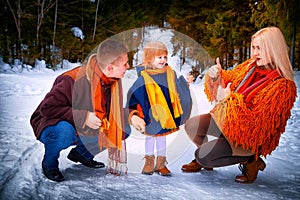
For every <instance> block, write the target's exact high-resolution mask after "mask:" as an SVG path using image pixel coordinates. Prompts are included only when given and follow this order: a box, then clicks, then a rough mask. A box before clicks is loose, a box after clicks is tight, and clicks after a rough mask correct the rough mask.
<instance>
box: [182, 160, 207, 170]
mask: <svg viewBox="0 0 300 200" xmlns="http://www.w3.org/2000/svg"><path fill="white" fill-rule="evenodd" d="M202 168H204V169H206V170H207V171H212V170H213V168H210V167H203V166H202V165H200V164H199V163H197V161H196V159H194V160H192V162H190V163H189V164H185V165H182V167H181V170H182V171H183V172H200V171H201V169H202Z"/></svg>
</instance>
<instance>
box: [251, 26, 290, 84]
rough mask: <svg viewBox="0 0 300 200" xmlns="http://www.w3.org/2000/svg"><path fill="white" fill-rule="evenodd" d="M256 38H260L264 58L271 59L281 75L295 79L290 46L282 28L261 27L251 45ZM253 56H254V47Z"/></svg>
mask: <svg viewBox="0 0 300 200" xmlns="http://www.w3.org/2000/svg"><path fill="white" fill-rule="evenodd" d="M254 38H257V39H260V44H259V46H260V49H261V56H262V58H263V59H266V60H270V61H271V63H270V64H271V65H272V67H274V68H276V69H277V71H278V72H279V73H280V74H281V76H283V77H284V78H286V79H289V80H292V81H293V80H294V72H293V68H292V65H291V63H290V59H289V54H288V46H287V44H286V41H285V39H284V36H283V34H282V32H281V31H280V29H279V28H277V27H267V28H263V29H260V30H259V31H257V32H256V33H255V34H254V35H253V36H252V38H251V46H252V42H253V39H254ZM251 56H253V49H252V48H251Z"/></svg>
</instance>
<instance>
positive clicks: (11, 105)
mask: <svg viewBox="0 0 300 200" xmlns="http://www.w3.org/2000/svg"><path fill="white" fill-rule="evenodd" d="M2 64H3V63H2ZM0 67H1V66H0ZM2 67H3V65H2ZM4 67H5V66H4ZM6 67H7V66H6ZM70 67H72V66H70ZM62 72H63V70H59V71H56V72H53V71H51V70H47V69H41V68H39V70H36V69H35V70H30V71H29V72H28V71H27V70H24V71H23V73H18V72H17V73H16V72H12V71H11V70H6V71H5V72H3V71H2V73H0V116H1V117H0V146H1V148H0V177H1V179H0V195H1V199H90V200H91V199H147V200H148V199H180V200H181V199H188V200H190V199H300V170H299V168H300V156H299V155H300V147H299V146H300V140H299V134H300V130H299V127H300V102H299V98H297V102H296V103H295V105H294V108H293V110H292V116H291V118H290V120H289V121H288V125H287V127H286V132H285V133H284V134H283V135H282V137H281V140H280V145H279V147H278V148H277V149H276V150H275V151H274V152H273V154H272V155H271V156H268V157H267V159H265V162H266V164H267V167H266V169H265V171H263V172H259V175H258V178H257V180H256V182H254V183H253V184H249V185H244V184H239V183H235V182H234V178H235V176H236V175H237V174H240V171H239V170H238V166H237V165H235V166H229V167H222V168H215V169H214V171H212V172H208V171H205V170H203V171H202V172H199V173H192V174H189V173H182V172H181V170H180V168H181V165H182V164H185V163H188V162H190V161H191V160H192V159H193V154H194V150H195V147H194V146H193V145H192V144H191V142H190V140H189V139H188V138H187V136H186V133H185V132H184V129H183V127H182V128H181V130H180V131H179V132H178V133H176V134H172V135H169V136H167V141H168V149H167V158H168V162H169V164H168V167H169V169H170V170H171V171H172V176H171V177H162V176H159V175H157V174H154V175H152V176H146V175H142V174H141V173H140V171H141V169H142V166H143V163H144V160H143V156H144V155H143V154H144V146H143V145H144V137H143V136H142V135H141V134H138V133H137V132H135V131H134V130H133V133H132V135H131V136H130V137H129V138H128V139H127V150H128V168H129V170H128V171H129V173H128V175H127V176H119V177H117V176H113V175H106V173H105V169H90V168H87V167H85V166H82V165H81V164H76V163H73V162H71V161H69V160H68V159H67V158H66V156H67V155H68V152H69V151H70V148H68V149H66V150H64V151H62V153H61V156H60V160H59V161H60V169H61V171H62V173H63V174H64V176H65V178H66V180H65V181H64V182H60V183H57V182H53V181H50V180H48V179H46V178H45V177H44V175H43V174H42V169H41V161H42V157H43V153H44V149H43V145H42V143H40V142H39V141H37V140H36V139H35V137H34V134H33V131H32V129H31V126H30V124H29V119H30V116H31V114H32V113H33V111H34V110H35V108H36V107H37V105H38V104H39V102H40V101H41V100H42V99H43V97H44V96H45V94H46V93H47V92H48V91H49V89H50V88H51V86H52V83H53V81H54V79H55V77H56V76H58V75H59V74H61V73H62ZM132 77H134V72H133V71H128V73H127V74H126V78H124V79H123V81H124V83H126V84H123V85H124V86H125V87H124V92H126V90H128V87H129V86H130V85H131V84H130V83H131V82H133V81H134V79H133V78H132ZM295 77H296V83H297V86H298V94H300V89H299V87H300V73H299V72H297V73H296V76H295ZM202 89H203V87H202V85H201V83H200V84H194V85H192V86H191V91H192V95H193V100H194V105H193V112H192V114H193V115H195V114H199V113H204V112H207V111H208V110H209V108H210V105H209V104H208V103H207V102H206V101H205V98H204V94H203V91H202ZM106 156H107V152H106V151H104V152H102V153H101V154H99V155H97V156H96V159H97V160H101V161H103V162H105V163H106Z"/></svg>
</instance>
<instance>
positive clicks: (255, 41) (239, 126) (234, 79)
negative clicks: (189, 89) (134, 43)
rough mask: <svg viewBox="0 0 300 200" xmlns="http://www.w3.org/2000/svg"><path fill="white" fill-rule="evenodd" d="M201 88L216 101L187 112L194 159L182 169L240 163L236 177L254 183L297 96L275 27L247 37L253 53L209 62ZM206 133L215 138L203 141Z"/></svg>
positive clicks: (277, 142)
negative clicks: (204, 109) (230, 64)
mask: <svg viewBox="0 0 300 200" xmlns="http://www.w3.org/2000/svg"><path fill="white" fill-rule="evenodd" d="M204 91H205V93H206V95H207V97H208V99H209V100H210V101H211V102H216V103H217V105H216V106H215V107H214V108H213V109H212V110H211V111H210V114H205V115H200V116H196V117H193V118H191V119H190V120H188V121H187V122H186V125H185V129H186V132H187V134H188V135H189V137H190V139H191V140H192V141H193V142H194V143H195V144H196V145H197V147H198V149H197V150H196V152H195V157H196V159H195V160H193V161H192V162H191V163H189V164H186V165H183V166H182V170H183V171H184V172H195V171H200V170H201V168H202V167H206V168H208V169H211V168H213V167H222V166H228V165H233V164H238V163H240V169H241V171H242V175H240V176H236V179H235V181H236V182H240V183H253V182H254V181H255V180H256V178H257V174H258V171H259V170H261V171H262V170H264V169H265V167H266V164H265V163H264V161H263V160H262V158H261V157H260V156H264V157H266V156H267V155H268V154H271V153H272V151H273V150H274V149H275V148H276V147H277V146H278V144H279V139H280V135H281V134H282V133H283V132H284V130H285V126H286V123H287V120H288V119H289V117H290V115H291V112H290V111H291V109H292V107H293V104H294V102H295V100H296V96H297V94H296V85H295V82H294V75H293V69H292V66H291V64H290V60H289V56H288V48H287V45H286V42H285V39H284V36H283V34H282V32H281V31H280V30H279V29H278V28H276V27H268V28H263V29H261V30H259V31H258V32H256V33H255V34H254V35H253V36H252V38H251V58H250V59H249V60H247V61H245V62H244V63H242V64H240V65H238V66H237V67H236V68H234V69H233V70H228V71H225V70H222V68H221V65H220V63H219V61H218V59H217V65H214V66H212V67H211V68H210V69H209V72H208V73H207V75H206V79H205V90H204ZM207 135H213V136H216V137H217V139H215V140H211V141H207V137H206V136H207Z"/></svg>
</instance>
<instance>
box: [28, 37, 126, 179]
mask: <svg viewBox="0 0 300 200" xmlns="http://www.w3.org/2000/svg"><path fill="white" fill-rule="evenodd" d="M127 52H128V48H127V47H126V46H125V45H124V44H123V43H121V42H119V41H116V40H111V39H108V40H105V41H103V42H102V43H100V45H99V46H98V49H97V53H96V54H92V55H91V56H90V57H89V60H88V62H87V64H86V65H85V66H83V67H77V68H74V69H72V70H70V71H67V72H65V73H63V74H62V75H60V76H58V77H57V78H56V80H55V82H54V84H53V87H52V89H51V91H50V92H49V93H48V94H47V95H46V96H45V98H44V99H43V100H42V102H41V103H40V105H39V106H38V107H37V109H36V110H35V112H34V113H33V114H32V116H31V119H30V123H31V125H32V128H33V130H34V133H35V136H36V138H37V139H38V140H40V141H41V142H42V143H43V144H44V147H45V154H44V158H43V161H42V169H43V173H44V175H45V176H46V177H47V178H48V179H50V180H53V181H57V182H60V181H63V180H64V176H63V175H62V174H61V172H60V171H59V168H58V164H59V163H58V158H59V154H60V151H61V150H63V149H66V148H68V147H69V146H71V145H74V144H76V147H75V148H73V149H72V150H71V151H70V153H69V155H68V159H70V160H71V161H74V162H80V163H81V164H83V165H85V166H87V167H90V168H103V167H104V166H105V165H104V164H103V163H102V162H97V161H95V160H94V155H95V154H96V153H99V150H100V149H99V146H98V142H99V144H100V147H101V148H102V146H103V147H116V148H117V149H121V143H122V140H124V139H125V131H124V130H125V129H124V119H123V116H124V113H123V112H122V111H123V109H122V108H120V105H122V102H121V100H122V86H121V80H120V79H121V78H123V76H124V74H125V72H126V70H127V69H128V68H129V64H128V56H127ZM120 110H121V112H120ZM108 133H109V134H108ZM103 136H104V137H103ZM98 137H99V139H98ZM83 139H86V141H88V142H86V141H83ZM120 140H121V141H120ZM93 146H96V147H97V151H94V150H95V148H94V147H93ZM87 148H88V149H87ZM92 151H94V152H92Z"/></svg>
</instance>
